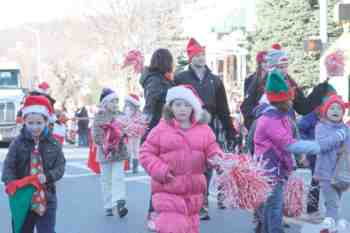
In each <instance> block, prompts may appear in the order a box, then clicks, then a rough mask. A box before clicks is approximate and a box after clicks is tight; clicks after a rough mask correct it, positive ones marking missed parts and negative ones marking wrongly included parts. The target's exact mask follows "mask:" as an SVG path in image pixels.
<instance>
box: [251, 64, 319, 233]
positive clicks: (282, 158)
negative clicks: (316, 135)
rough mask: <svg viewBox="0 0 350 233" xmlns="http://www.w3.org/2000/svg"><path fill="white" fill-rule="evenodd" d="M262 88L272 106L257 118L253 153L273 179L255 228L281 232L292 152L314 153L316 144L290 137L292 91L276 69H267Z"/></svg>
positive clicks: (291, 132) (269, 231)
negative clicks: (269, 192)
mask: <svg viewBox="0 0 350 233" xmlns="http://www.w3.org/2000/svg"><path fill="white" fill-rule="evenodd" d="M265 92H266V96H267V98H268V100H269V102H270V104H271V106H272V107H271V108H269V109H268V110H267V111H265V112H264V113H263V115H262V116H261V117H260V118H259V119H258V120H257V123H256V124H257V125H256V131H255V134H254V148H255V154H256V155H258V156H263V159H265V160H267V161H268V164H267V169H273V172H271V175H273V176H274V178H275V182H274V183H273V190H272V193H271V195H270V197H269V198H268V200H267V201H266V202H265V203H264V204H263V206H262V208H260V210H259V211H258V212H259V214H260V215H261V216H260V217H259V218H261V217H262V219H263V221H262V223H261V225H262V226H261V227H260V231H257V232H264V233H282V232H283V224H282V218H283V191H284V186H285V183H286V180H287V179H288V176H289V175H290V174H291V172H292V170H293V167H294V162H293V160H294V158H293V157H292V153H295V154H300V153H307V154H308V153H316V154H317V153H318V152H319V145H318V143H316V142H313V141H304V140H299V141H297V140H296V139H295V138H294V137H293V125H292V122H291V119H290V115H289V114H288V112H289V109H290V107H291V103H292V99H293V96H294V94H293V89H291V88H290V87H289V86H288V84H287V83H286V81H285V78H284V76H283V74H282V73H281V72H280V71H278V70H273V71H271V72H270V74H269V75H268V79H267V83H266V87H265ZM257 229H259V227H258V228H257Z"/></svg>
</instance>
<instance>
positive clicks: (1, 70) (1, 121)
mask: <svg viewBox="0 0 350 233" xmlns="http://www.w3.org/2000/svg"><path fill="white" fill-rule="evenodd" d="M25 92H26V91H25V89H24V88H22V85H21V69H20V66H19V65H18V64H17V63H13V62H8V61H6V62H5V61H0V142H10V141H11V140H12V139H14V138H15V137H16V136H17V135H18V133H19V130H20V128H21V124H17V123H16V118H17V112H18V110H19V109H20V108H21V104H22V101H23V98H24V96H25Z"/></svg>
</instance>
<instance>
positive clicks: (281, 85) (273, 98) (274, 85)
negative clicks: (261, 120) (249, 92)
mask: <svg viewBox="0 0 350 233" xmlns="http://www.w3.org/2000/svg"><path fill="white" fill-rule="evenodd" d="M265 91H266V95H267V99H268V100H269V101H270V103H271V102H283V101H288V100H290V99H291V98H292V97H293V92H292V90H291V89H290V88H289V87H288V84H287V82H286V80H285V78H284V76H283V74H282V73H281V71H279V70H277V69H274V70H272V71H271V72H270V73H269V75H268V76H267V82H266V86H265Z"/></svg>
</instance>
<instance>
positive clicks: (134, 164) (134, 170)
mask: <svg viewBox="0 0 350 233" xmlns="http://www.w3.org/2000/svg"><path fill="white" fill-rule="evenodd" d="M138 172H139V161H138V159H132V173H134V174H136V173H138Z"/></svg>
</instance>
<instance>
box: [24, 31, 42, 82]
mask: <svg viewBox="0 0 350 233" xmlns="http://www.w3.org/2000/svg"><path fill="white" fill-rule="evenodd" d="M24 29H25V30H27V31H29V32H32V33H34V35H35V40H36V64H37V70H36V72H37V76H38V82H39V83H40V82H41V40H40V33H39V30H37V29H34V28H29V27H26V28H24Z"/></svg>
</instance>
